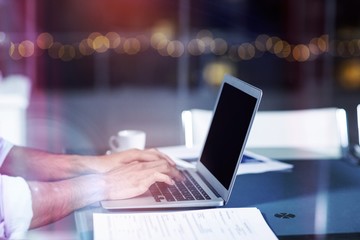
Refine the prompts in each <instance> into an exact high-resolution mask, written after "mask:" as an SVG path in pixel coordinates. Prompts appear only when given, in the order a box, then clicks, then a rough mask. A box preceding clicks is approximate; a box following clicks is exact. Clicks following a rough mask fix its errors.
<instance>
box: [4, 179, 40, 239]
mask: <svg viewBox="0 0 360 240" xmlns="http://www.w3.org/2000/svg"><path fill="white" fill-rule="evenodd" d="M0 177H1V178H2V179H1V180H2V191H3V192H2V198H3V199H2V201H3V209H2V210H3V214H4V222H5V234H6V237H8V238H9V239H24V235H25V234H26V232H27V231H28V229H29V227H30V223H31V219H32V217H33V211H32V199H31V192H30V188H29V185H28V184H27V183H26V181H25V180H24V179H23V178H21V177H9V176H4V175H2V176H1V175H0Z"/></svg>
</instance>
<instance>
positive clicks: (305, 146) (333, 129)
mask: <svg viewBox="0 0 360 240" xmlns="http://www.w3.org/2000/svg"><path fill="white" fill-rule="evenodd" d="M211 116H212V111H210V110H204V109H190V110H185V111H183V112H182V116H181V117H182V123H183V129H184V137H185V145H186V146H187V147H194V146H199V145H202V144H203V142H204V140H205V138H206V134H207V130H208V128H209V125H210V121H211ZM348 145H349V141H348V129H347V118H346V112H345V110H344V109H340V108H318V109H305V110H286V111H259V112H258V113H257V115H256V117H255V120H254V123H253V126H252V129H251V132H250V135H249V138H248V142H247V145H246V148H247V149H248V150H250V151H253V152H256V153H259V154H263V155H265V156H268V157H271V158H277V159H294V158H298V159H307V158H324V159H325V158H326V159H328V158H334V159H338V158H341V157H342V156H344V155H345V153H346V151H347V150H348Z"/></svg>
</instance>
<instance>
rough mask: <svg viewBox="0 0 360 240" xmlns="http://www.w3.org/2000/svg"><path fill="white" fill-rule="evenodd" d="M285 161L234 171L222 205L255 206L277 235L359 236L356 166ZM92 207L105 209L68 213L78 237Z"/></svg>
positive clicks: (88, 231)
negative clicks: (283, 166) (275, 166)
mask: <svg viewBox="0 0 360 240" xmlns="http://www.w3.org/2000/svg"><path fill="white" fill-rule="evenodd" d="M289 162H290V163H291V164H293V165H294V168H293V170H292V171H289V172H267V173H261V174H247V175H240V176H238V177H237V179H236V184H235V186H234V190H233V193H232V195H231V198H230V201H229V202H228V204H227V205H226V207H257V208H259V209H260V211H261V212H262V213H263V215H264V217H265V219H266V221H267V223H268V224H269V226H270V227H271V228H272V230H273V231H274V232H275V234H276V235H277V236H278V237H279V238H280V239H360V167H357V166H354V165H350V164H349V163H347V162H345V161H342V160H292V161H289ZM93 212H106V211H105V210H104V209H102V208H101V207H99V205H98V204H95V205H93V206H89V207H87V208H84V209H81V210H79V211H76V212H75V214H74V215H73V216H71V217H73V218H74V219H75V223H76V228H77V233H76V238H77V239H82V240H83V239H85V240H88V239H92V235H93V232H92V231H93V229H92V213H93ZM70 228H71V227H70ZM324 234H328V235H327V236H324ZM344 235H345V237H344Z"/></svg>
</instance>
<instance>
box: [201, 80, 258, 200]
mask: <svg viewBox="0 0 360 240" xmlns="http://www.w3.org/2000/svg"><path fill="white" fill-rule="evenodd" d="M261 97H262V91H261V90H260V89H258V88H256V87H254V86H252V85H250V84H248V83H245V82H243V81H241V80H240V79H237V78H235V77H232V76H230V75H225V77H224V80H223V82H222V85H221V88H220V90H219V95H218V98H217V101H216V104H215V107H214V111H213V112H214V114H213V118H212V121H211V125H210V128H209V131H208V135H207V138H206V141H205V143H204V146H203V150H202V153H201V156H200V158H199V160H198V162H197V169H198V171H199V173H200V175H202V176H203V177H204V178H205V179H206V180H207V181H208V183H209V184H210V185H211V186H212V187H213V188H214V189H215V190H216V191H217V193H219V194H220V196H221V197H222V198H223V199H224V200H225V202H227V201H228V199H229V197H230V193H231V190H232V187H233V185H234V182H235V179H236V173H237V168H238V167H239V164H240V162H241V159H242V155H243V151H244V149H245V145H246V141H247V138H248V135H249V132H250V129H251V126H252V123H253V120H254V117H255V114H256V112H257V110H258V108H259V104H260V100H261Z"/></svg>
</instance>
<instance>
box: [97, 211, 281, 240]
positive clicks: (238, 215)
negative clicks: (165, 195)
mask: <svg viewBox="0 0 360 240" xmlns="http://www.w3.org/2000/svg"><path fill="white" fill-rule="evenodd" d="M93 222H94V240H103V239H107V240H115V239H122V240H126V239H131V240H137V239H139V240H143V239H147V240H152V239H153V240H162V239H163V240H168V239H172V240H178V239H179V240H180V239H183V240H192V239H196V240H211V239H214V240H215V239H227V240H231V239H234V240H235V239H236V240H257V239H259V240H263V239H267V240H273V239H277V237H276V236H275V234H274V233H273V232H272V231H271V229H270V228H269V226H268V225H267V223H266V221H265V220H264V218H263V216H262V214H261V212H260V211H259V210H258V209H257V208H215V209H205V210H192V211H173V212H146V213H94V214H93Z"/></svg>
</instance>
